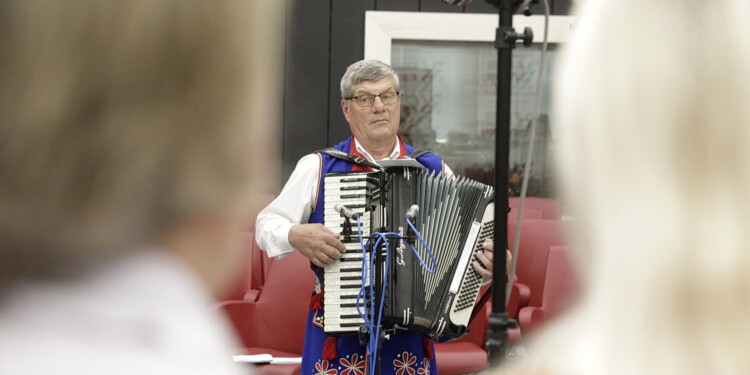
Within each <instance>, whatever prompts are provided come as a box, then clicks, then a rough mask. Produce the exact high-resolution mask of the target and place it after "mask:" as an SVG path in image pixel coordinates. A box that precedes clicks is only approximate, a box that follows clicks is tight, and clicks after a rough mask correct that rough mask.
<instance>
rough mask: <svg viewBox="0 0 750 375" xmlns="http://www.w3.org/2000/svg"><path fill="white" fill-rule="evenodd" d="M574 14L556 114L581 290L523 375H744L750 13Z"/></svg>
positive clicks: (736, 9) (615, 3) (625, 5)
mask: <svg viewBox="0 0 750 375" xmlns="http://www.w3.org/2000/svg"><path fill="white" fill-rule="evenodd" d="M579 5H580V9H578V10H579V11H580V12H577V14H578V17H579V18H578V20H577V21H576V26H575V30H574V37H573V40H572V41H571V42H570V43H569V44H568V45H566V46H565V48H566V50H565V52H564V57H563V58H562V61H561V65H560V67H559V70H558V71H557V77H558V78H557V81H556V90H555V93H554V99H555V104H556V114H557V115H558V118H557V119H556V121H555V124H556V126H557V127H558V128H557V130H558V131H559V134H560V138H559V140H558V141H559V149H560V152H559V157H560V160H559V170H560V171H561V179H562V181H561V182H562V184H561V185H562V186H563V188H564V194H565V199H566V200H567V203H569V206H570V207H571V211H572V212H571V214H572V216H573V225H574V228H575V233H574V240H575V242H574V248H575V250H576V255H577V261H578V265H579V266H580V272H581V273H582V278H583V281H584V283H585V288H586V290H585V293H584V296H583V301H582V302H581V303H580V305H579V306H577V308H576V309H575V310H574V311H572V312H571V313H570V315H569V316H568V317H567V318H564V319H562V320H561V321H559V324H558V325H556V326H555V327H553V328H552V330H551V331H550V332H548V333H547V334H546V335H545V336H544V337H540V338H539V342H537V343H536V345H531V346H530V348H529V349H528V351H529V352H530V357H531V358H529V361H528V362H529V363H531V364H533V365H531V367H532V368H533V369H535V370H536V371H529V372H527V373H549V374H662V375H663V374H707V373H711V374H747V373H750V360H748V356H747V353H746V351H747V348H748V347H750V323H749V322H748V319H747V317H748V316H750V251H748V250H750V231H749V230H748V229H750V209H749V208H750V168H749V166H750V164H749V163H750V126H749V125H750V105H748V100H750V70H748V67H750V24H749V23H748V22H747V15H748V14H750V2H747V1H745V0H715V1H693V0H688V1H686V0H663V1H656V2H654V1H646V0H634V1H633V0H631V1H621V0H598V1H597V0H589V1H581V2H580V4H579Z"/></svg>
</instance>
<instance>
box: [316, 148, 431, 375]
mask: <svg viewBox="0 0 750 375" xmlns="http://www.w3.org/2000/svg"><path fill="white" fill-rule="evenodd" d="M399 144H400V147H401V155H402V156H406V155H410V154H412V153H414V156H417V157H416V159H417V161H419V162H420V163H421V164H422V165H424V166H425V167H426V168H427V169H429V170H430V171H436V172H437V173H440V172H442V170H443V159H442V158H441V157H439V156H437V155H435V154H433V153H421V152H416V153H415V149H414V148H413V147H411V146H409V145H407V144H405V143H404V142H403V141H402V140H401V138H400V137H399ZM333 148H334V149H336V150H338V151H341V152H342V153H345V154H349V155H350V156H353V157H354V158H351V157H349V158H344V159H342V158H338V157H333V156H331V155H328V154H326V153H324V152H321V153H320V155H321V158H322V166H321V173H320V176H321V182H320V183H319V186H318V200H317V202H316V205H315V209H314V210H313V212H312V214H311V215H310V220H309V223H323V211H324V209H323V208H324V207H325V201H324V194H323V177H324V176H325V174H326V173H330V172H348V171H369V170H371V169H370V168H369V167H367V166H366V165H367V164H368V163H367V162H366V160H365V159H364V157H363V156H362V155H361V154H360V153H359V152H357V150H356V147H355V145H354V140H353V138H352V137H349V138H348V139H347V140H345V141H343V142H341V143H339V144H337V145H335V146H333ZM361 161H365V162H364V163H362V162H361ZM362 164H365V166H363V165H362ZM311 267H312V269H313V271H315V274H316V277H317V280H318V287H316V292H315V293H314V294H313V296H312V298H311V300H310V310H309V312H308V319H307V328H306V331H305V346H304V349H303V353H302V366H301V367H302V368H301V375H364V374H365V372H366V368H367V367H366V366H367V365H368V363H367V362H368V361H369V358H367V357H366V354H365V353H366V348H365V347H364V346H361V345H360V343H359V338H358V337H357V336H341V337H337V338H334V337H326V336H325V334H324V333H323V324H325V322H324V321H323V303H322V301H323V293H325V280H323V272H322V269H320V268H319V267H316V266H314V265H312V264H311ZM380 360H381V363H380V371H381V374H382V375H436V374H437V365H436V362H435V356H434V345H433V342H432V340H430V339H429V338H427V337H425V336H423V335H419V334H415V333H410V332H407V333H399V334H396V335H392V336H391V338H390V339H389V340H386V341H385V342H384V343H383V347H382V350H381V351H380Z"/></svg>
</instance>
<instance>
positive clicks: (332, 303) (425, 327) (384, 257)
mask: <svg viewBox="0 0 750 375" xmlns="http://www.w3.org/2000/svg"><path fill="white" fill-rule="evenodd" d="M324 184H325V185H324V194H325V195H324V200H325V216H324V220H325V226H326V227H327V228H328V229H330V230H331V231H333V232H334V233H340V234H342V242H344V244H345V245H346V248H347V250H346V253H345V254H344V256H343V257H342V259H340V260H338V261H336V262H334V263H333V264H331V265H329V266H328V267H326V268H325V273H324V277H325V294H324V308H325V313H324V330H325V332H326V334H328V335H346V334H356V333H358V332H359V330H360V326H362V325H363V324H365V321H364V319H362V317H361V314H362V313H367V314H373V313H374V312H377V311H373V309H371V308H370V307H371V306H373V297H375V296H373V295H372V294H373V293H372V290H375V291H376V292H375V293H376V294H377V293H379V292H380V290H381V289H380V288H381V285H382V284H385V287H386V289H385V295H384V300H383V301H384V304H383V308H382V320H381V324H382V327H383V329H386V330H391V331H401V330H407V331H411V332H417V333H422V334H426V335H430V336H432V337H434V338H437V337H439V336H441V335H446V336H449V337H452V338H457V337H459V336H461V335H462V334H464V333H465V332H466V326H467V325H468V322H469V318H470V316H471V312H472V309H473V307H474V304H475V302H476V299H477V296H478V292H479V287H480V285H481V282H482V277H481V276H480V275H479V274H478V273H476V271H474V269H473V267H472V262H473V261H474V260H475V258H476V256H475V251H477V250H481V249H482V243H483V242H484V240H485V239H487V238H490V237H491V235H492V231H493V228H494V223H493V220H494V203H493V198H494V193H493V188H492V187H491V186H488V185H485V184H482V183H479V182H476V181H473V180H470V179H466V178H462V177H458V178H455V177H449V178H446V177H442V176H439V175H435V174H430V173H428V172H427V171H426V170H423V169H415V168H391V169H387V170H386V171H377V172H342V173H330V174H327V175H326V176H325V180H324ZM415 205H416V207H418V209H415V208H414V207H415ZM342 207H345V208H346V209H348V210H350V211H348V214H349V215H351V214H352V213H354V218H351V219H349V218H346V217H344V215H343V214H342V213H341V212H342ZM407 213H408V214H409V215H408V216H409V217H410V221H411V222H412V223H413V228H414V229H416V231H415V230H413V229H412V227H410V226H409V224H408V223H407V219H406V217H407ZM357 216H359V221H360V225H361V235H362V238H363V239H364V242H368V240H369V245H365V246H364V251H363V246H362V243H361V242H360V229H359V228H358V224H357V219H356V217H357ZM378 233H390V235H388V239H387V241H380V243H379V244H378V246H377V247H376V246H374V245H375V243H376V242H377V241H376V239H377V236H378ZM371 237H372V238H371ZM420 237H421V240H420ZM385 242H387V246H386V244H385ZM425 245H426V246H425ZM428 249H429V250H428ZM373 257H374V259H373ZM363 259H364V261H363ZM370 262H372V263H370ZM371 271H372V272H371ZM431 271H432V272H431ZM370 274H372V275H374V276H373V277H372V280H371V278H370V277H369V276H368V275H370ZM371 283H373V284H374V286H376V288H374V289H372V290H371V289H370V288H369V285H371ZM363 286H364V287H363ZM377 301H380V299H377ZM366 307H367V309H366ZM374 310H378V309H377V308H376V309H374Z"/></svg>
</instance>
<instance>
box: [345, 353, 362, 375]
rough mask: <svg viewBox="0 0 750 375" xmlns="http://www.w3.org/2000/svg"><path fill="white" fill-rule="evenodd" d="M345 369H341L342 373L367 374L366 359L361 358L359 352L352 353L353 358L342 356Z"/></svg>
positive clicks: (351, 374)
mask: <svg viewBox="0 0 750 375" xmlns="http://www.w3.org/2000/svg"><path fill="white" fill-rule="evenodd" d="M339 362H340V363H341V365H342V366H344V369H343V370H342V371H341V375H364V374H365V359H364V358H360V357H359V354H357V353H354V354H352V360H351V362H350V361H349V359H348V358H341V359H340V360H339Z"/></svg>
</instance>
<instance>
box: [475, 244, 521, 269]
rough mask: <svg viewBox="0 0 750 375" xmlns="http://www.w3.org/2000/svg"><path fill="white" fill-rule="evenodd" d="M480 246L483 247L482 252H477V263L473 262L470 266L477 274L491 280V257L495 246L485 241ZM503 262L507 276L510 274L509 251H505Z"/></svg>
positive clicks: (510, 259) (510, 257)
mask: <svg viewBox="0 0 750 375" xmlns="http://www.w3.org/2000/svg"><path fill="white" fill-rule="evenodd" d="M482 246H483V247H484V251H477V261H474V263H473V264H472V266H474V270H475V271H477V273H478V274H480V275H482V276H483V277H486V278H492V263H493V262H492V257H493V255H494V254H495V253H494V248H495V245H494V243H493V242H492V241H490V240H487V241H484V244H483V245H482ZM505 260H506V262H505V273H506V274H508V273H509V272H510V266H511V261H512V260H513V257H512V256H511V255H510V250H505Z"/></svg>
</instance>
